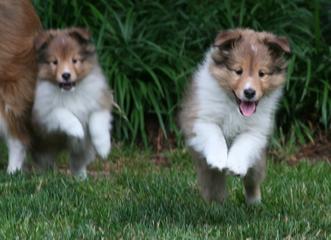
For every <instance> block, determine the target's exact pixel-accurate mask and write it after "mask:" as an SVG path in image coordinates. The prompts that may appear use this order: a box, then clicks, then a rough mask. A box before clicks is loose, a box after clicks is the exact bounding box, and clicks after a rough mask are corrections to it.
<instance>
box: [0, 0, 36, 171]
mask: <svg viewBox="0 0 331 240" xmlns="http://www.w3.org/2000/svg"><path fill="white" fill-rule="evenodd" d="M39 31H41V24H40V21H39V18H38V16H37V15H36V13H35V10H34V8H33V6H32V4H31V1H29V0H19V1H0V34H1V37H0V137H2V138H4V139H5V141H6V144H7V146H8V155H9V160H8V167H7V172H8V173H13V172H15V171H18V170H21V169H22V166H23V163H24V160H25V157H26V151H27V148H28V147H29V145H30V140H31V139H30V135H31V132H30V127H31V112H32V104H33V98H34V91H35V86H36V76H37V61H36V54H35V49H34V45H33V41H34V38H35V36H36V35H37V34H38V33H39Z"/></svg>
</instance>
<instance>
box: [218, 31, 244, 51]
mask: <svg viewBox="0 0 331 240" xmlns="http://www.w3.org/2000/svg"><path fill="white" fill-rule="evenodd" d="M240 38H241V34H240V32H239V31H231V30H230V31H226V32H221V33H219V34H218V35H217V37H216V39H215V42H214V47H218V48H219V49H221V50H223V51H229V50H230V49H231V48H233V47H234V44H235V43H236V42H237V41H239V40H240Z"/></svg>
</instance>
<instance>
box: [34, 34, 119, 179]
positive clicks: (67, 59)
mask: <svg viewBox="0 0 331 240" xmlns="http://www.w3.org/2000/svg"><path fill="white" fill-rule="evenodd" d="M35 46H36V49H37V53H38V81H37V88H36V96H35V102H34V105H33V124H34V129H35V130H36V137H35V141H34V144H33V150H32V155H33V158H34V159H35V160H36V162H37V163H39V164H41V167H43V168H52V167H53V166H54V160H55V158H56V156H57V155H58V153H59V152H60V151H62V150H67V151H69V153H70V169H71V172H72V173H73V174H74V175H78V176H81V177H83V178H84V177H86V175H87V174H86V167H87V165H88V164H89V163H90V162H91V161H93V160H94V159H95V156H96V153H97V154H98V155H99V156H100V157H102V158H106V157H107V156H108V154H109V152H110V149H111V137H110V130H111V120H112V116H111V109H112V103H113V96H112V92H111V91H110V89H109V87H108V84H107V81H106V78H105V76H104V74H103V72H102V70H101V68H100V66H99V64H98V60H97V55H96V50H95V46H94V45H93V44H92V43H91V35H90V33H89V32H88V31H87V30H86V29H82V28H70V29H64V30H48V31H45V32H42V33H41V34H40V35H39V36H38V37H37V38H36V41H35Z"/></svg>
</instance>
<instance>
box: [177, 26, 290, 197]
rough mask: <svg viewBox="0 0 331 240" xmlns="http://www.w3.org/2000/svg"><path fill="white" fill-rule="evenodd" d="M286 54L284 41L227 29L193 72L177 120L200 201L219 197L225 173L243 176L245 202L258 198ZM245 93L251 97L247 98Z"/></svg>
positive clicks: (240, 30) (284, 69) (222, 188)
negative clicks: (194, 170) (194, 172)
mask: <svg viewBox="0 0 331 240" xmlns="http://www.w3.org/2000/svg"><path fill="white" fill-rule="evenodd" d="M288 53H290V47H289V44H288V41H287V39H286V38H284V37H278V36H276V35H274V34H271V33H267V32H255V31H253V30H249V29H234V30H229V31H225V32H221V33H220V34H218V36H217V37H216V39H215V41H214V44H213V46H212V47H211V48H210V49H209V50H208V51H207V53H206V55H205V59H204V61H203V62H202V63H201V65H200V66H199V67H198V70H197V71H196V73H195V74H194V76H193V79H192V81H191V82H190V84H189V86H188V88H187V92H186V95H185V97H184V100H183V103H182V110H181V112H180V114H179V118H180V127H181V129H182V130H183V133H184V135H185V138H186V142H187V145H188V146H189V149H190V151H191V152H192V154H193V157H194V158H195V159H196V161H197V171H198V180H199V185H200V190H201V192H202V195H203V196H204V198H205V199H206V200H208V201H213V200H215V201H220V202H222V201H223V200H224V199H225V197H226V184H225V179H226V174H227V173H232V174H235V175H240V176H242V177H243V181H244V186H245V190H246V200H247V202H248V203H256V202H259V201H260V200H261V193H260V184H261V182H262V180H263V179H264V176H265V149H266V147H267V142H268V138H269V136H270V134H271V132H272V129H273V123H274V115H275V111H276V109H277V105H278V102H279V99H280V97H281V95H282V89H283V85H284V82H285V72H286V67H287V64H286V60H285V58H284V55H285V54H288ZM247 89H250V90H254V95H252V96H249V95H248V94H247V93H246V91H247ZM248 96H249V98H248Z"/></svg>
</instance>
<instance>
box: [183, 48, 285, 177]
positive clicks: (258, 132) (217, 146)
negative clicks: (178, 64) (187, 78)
mask: <svg viewBox="0 0 331 240" xmlns="http://www.w3.org/2000/svg"><path fill="white" fill-rule="evenodd" d="M210 55H211V51H209V52H208V53H207V55H206V58H205V60H204V62H203V63H202V65H201V66H200V67H199V69H198V71H197V72H196V74H195V76H194V79H193V81H194V83H195V84H196V86H197V88H196V89H197V91H196V92H195V93H194V94H195V95H194V96H195V97H196V98H197V99H198V117H197V120H196V121H195V123H194V125H193V126H194V127H193V132H194V133H195V136H194V137H192V138H191V139H188V145H189V146H191V147H192V148H193V149H195V150H196V151H198V152H200V153H202V154H203V155H204V156H205V157H206V160H207V163H208V164H209V165H210V166H211V167H215V168H218V169H220V170H224V169H228V170H230V171H232V172H234V173H235V174H239V175H241V176H244V175H246V173H247V171H248V169H249V168H250V167H252V166H253V165H254V163H255V161H256V160H258V159H259V157H260V156H261V153H262V151H263V149H264V148H265V147H266V145H267V141H268V137H269V135H270V134H271V132H272V128H273V121H274V113H275V110H276V108H277V104H278V101H279V98H280V97H281V95H282V87H280V88H279V89H277V90H275V91H273V92H272V93H271V94H269V95H268V96H263V97H262V99H261V100H260V101H259V104H258V106H257V109H256V112H255V113H254V114H253V115H252V116H251V117H244V116H242V115H241V114H240V112H239V109H238V104H237V103H236V101H235V100H234V99H232V98H231V96H229V95H228V94H227V93H226V91H225V90H224V89H222V88H221V87H220V85H219V84H218V83H217V80H216V79H214V78H213V76H212V75H211V74H210V72H209V69H208V68H209V65H210V61H211V56H210Z"/></svg>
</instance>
